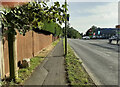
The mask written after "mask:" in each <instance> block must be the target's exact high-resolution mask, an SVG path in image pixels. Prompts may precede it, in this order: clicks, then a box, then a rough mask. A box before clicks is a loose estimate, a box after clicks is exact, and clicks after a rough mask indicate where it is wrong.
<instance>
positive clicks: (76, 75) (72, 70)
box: [63, 40, 95, 87]
mask: <svg viewBox="0 0 120 87" xmlns="http://www.w3.org/2000/svg"><path fill="white" fill-rule="evenodd" d="M63 45H64V48H65V41H64V40H63ZM67 46H68V53H67V56H66V57H65V66H66V67H65V69H66V77H67V80H68V83H69V85H71V86H76V85H79V87H84V86H87V87H89V86H90V87H95V85H94V83H93V81H92V80H91V78H90V76H89V75H88V73H87V72H86V71H85V69H84V68H83V67H82V62H80V60H79V58H77V57H76V56H75V54H74V51H73V50H72V49H71V47H70V46H69V45H67Z"/></svg>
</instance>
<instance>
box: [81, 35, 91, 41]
mask: <svg viewBox="0 0 120 87" xmlns="http://www.w3.org/2000/svg"><path fill="white" fill-rule="evenodd" d="M82 39H85V40H90V37H89V36H84V37H82Z"/></svg>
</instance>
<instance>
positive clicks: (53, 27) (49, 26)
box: [42, 21, 62, 36]
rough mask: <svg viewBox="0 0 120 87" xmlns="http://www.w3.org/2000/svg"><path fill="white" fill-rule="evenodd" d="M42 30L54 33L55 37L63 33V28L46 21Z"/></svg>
mask: <svg viewBox="0 0 120 87" xmlns="http://www.w3.org/2000/svg"><path fill="white" fill-rule="evenodd" d="M42 30H45V31H49V32H51V33H53V35H54V36H58V35H60V34H61V33H62V29H61V26H60V25H59V24H57V23H55V22H50V23H48V22H47V21H44V26H43V28H42Z"/></svg>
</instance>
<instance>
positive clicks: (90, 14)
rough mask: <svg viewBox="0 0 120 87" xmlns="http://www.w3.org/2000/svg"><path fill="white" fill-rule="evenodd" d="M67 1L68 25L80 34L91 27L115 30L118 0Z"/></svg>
mask: <svg viewBox="0 0 120 87" xmlns="http://www.w3.org/2000/svg"><path fill="white" fill-rule="evenodd" d="M51 1H56V0H51ZM57 1H65V0H57ZM67 1H68V4H69V6H68V8H69V14H70V25H71V26H72V27H74V28H75V29H77V30H78V31H79V32H80V33H82V32H83V33H85V32H86V31H87V30H88V29H89V28H90V27H91V26H92V25H95V26H97V27H101V28H115V26H116V25H117V24H118V0H67ZM83 1H84V2H83Z"/></svg>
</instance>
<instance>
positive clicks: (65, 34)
mask: <svg viewBox="0 0 120 87" xmlns="http://www.w3.org/2000/svg"><path fill="white" fill-rule="evenodd" d="M65 6H66V7H65V56H66V55H67V0H65Z"/></svg>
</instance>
